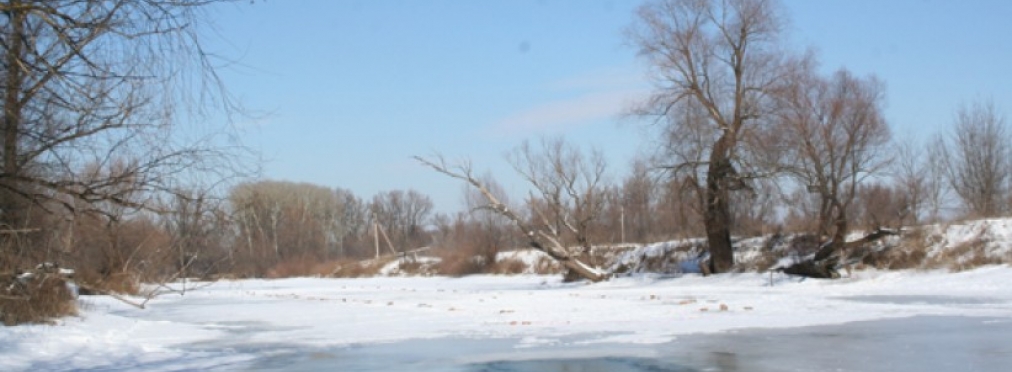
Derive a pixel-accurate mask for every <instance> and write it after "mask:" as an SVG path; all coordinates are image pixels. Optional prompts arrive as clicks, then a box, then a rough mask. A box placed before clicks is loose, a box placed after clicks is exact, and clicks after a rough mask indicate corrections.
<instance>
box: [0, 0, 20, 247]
mask: <svg viewBox="0 0 1012 372" xmlns="http://www.w3.org/2000/svg"><path fill="white" fill-rule="evenodd" d="M20 3H21V2H20V1H17V0H15V1H12V2H11V5H10V10H8V11H7V17H8V19H9V20H10V26H11V31H10V34H8V35H6V39H7V40H6V41H5V44H6V45H7V55H6V57H7V58H6V64H7V68H6V69H5V70H6V71H5V72H6V76H5V77H4V79H3V81H4V83H6V84H7V86H6V90H5V92H4V112H3V117H4V120H3V154H2V156H3V171H2V175H0V176H2V178H5V179H4V180H2V182H5V183H7V185H6V187H8V188H16V187H17V186H16V185H15V183H16V182H17V181H15V180H13V177H14V176H17V175H18V174H19V173H20V170H19V169H18V168H19V166H18V150H19V149H18V137H19V136H20V131H21V111H22V105H21V94H20V91H21V86H22V85H23V83H24V79H25V76H24V71H23V68H22V63H21V54H22V53H23V52H22V45H23V44H24V27H25V25H24V23H25V11H24V10H23V9H21V7H20V5H21V4H20ZM18 204H19V203H18V195H16V193H14V192H12V191H11V190H0V208H2V209H3V213H2V217H0V223H2V224H5V225H8V226H11V227H15V226H19V223H20V222H21V221H19V220H20V218H21V216H20V210H21V208H19V206H18Z"/></svg>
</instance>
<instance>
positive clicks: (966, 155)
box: [936, 102, 1012, 217]
mask: <svg viewBox="0 0 1012 372" xmlns="http://www.w3.org/2000/svg"><path fill="white" fill-rule="evenodd" d="M936 143H937V144H938V145H937V148H936V150H937V151H939V152H940V153H941V154H942V156H941V158H942V160H943V164H944V168H945V173H946V176H947V177H946V178H947V179H948V181H949V185H950V186H951V188H952V190H953V191H954V192H955V193H956V195H958V196H959V198H960V199H961V200H962V201H963V205H964V207H965V209H966V212H967V213H968V214H969V215H971V216H973V217H997V216H1001V215H1004V214H1005V213H1007V212H1008V210H1009V205H1008V203H1007V199H1006V198H1007V197H1008V196H1009V187H1010V186H1012V185H1010V182H1012V148H1010V147H1009V144H1012V132H1010V131H1009V129H1008V126H1007V124H1006V123H1005V116H1004V115H1002V114H1001V113H1000V112H999V111H998V109H997V108H996V107H995V106H994V103H992V102H975V103H973V104H969V105H963V106H961V107H960V108H959V110H958V111H957V112H956V118H955V123H954V127H953V131H952V132H951V133H950V135H949V136H948V138H946V139H939V141H938V142H936Z"/></svg>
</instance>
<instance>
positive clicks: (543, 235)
mask: <svg viewBox="0 0 1012 372" xmlns="http://www.w3.org/2000/svg"><path fill="white" fill-rule="evenodd" d="M415 159H416V160H418V161H419V162H420V163H422V164H424V165H425V166H428V167H430V168H432V169H434V170H436V171H437V172H439V173H442V174H445V175H447V176H449V177H452V178H456V179H459V180H462V181H464V182H467V184H468V185H469V186H471V187H474V188H475V189H476V190H478V191H479V192H480V193H481V194H482V196H484V197H485V201H486V203H485V204H484V205H483V206H482V207H481V208H484V209H488V210H491V211H493V212H495V213H497V214H499V215H501V216H503V217H506V218H508V219H509V220H510V221H513V223H514V224H515V225H516V226H517V227H518V228H519V229H520V231H521V232H522V233H523V234H524V236H525V237H526V239H527V240H528V244H530V246H531V248H534V249H537V250H539V251H542V252H545V253H546V254H548V256H549V257H551V258H552V259H554V260H556V261H558V262H559V263H560V264H561V265H562V266H563V267H565V268H566V269H569V270H570V271H571V272H572V273H575V274H576V275H578V276H579V277H582V278H585V279H587V280H591V281H601V280H605V279H607V277H608V276H607V275H606V274H605V273H603V272H602V271H601V270H599V269H597V268H594V267H592V266H590V265H587V264H586V263H584V262H583V261H581V260H580V259H579V258H578V257H576V256H574V255H573V254H572V253H571V252H570V251H569V250H568V249H566V247H565V246H563V245H562V243H560V242H559V240H558V239H557V238H556V235H555V234H553V233H552V232H550V231H547V230H546V229H544V228H537V227H535V226H532V225H531V224H529V223H527V222H526V221H525V220H524V219H523V218H522V217H521V216H520V215H518V214H517V212H516V211H515V210H513V209H512V208H510V207H509V206H508V205H506V204H505V203H503V202H502V201H501V200H500V197H499V196H496V195H495V194H493V193H492V191H491V190H490V189H489V188H488V187H487V186H485V185H484V184H483V183H482V182H481V181H480V180H479V179H478V178H476V176H474V174H473V172H472V170H471V166H470V164H462V165H457V166H450V165H448V164H447V163H446V161H445V160H444V159H443V158H442V157H437V159H436V160H434V161H432V160H427V159H425V158H422V157H418V156H416V157H415Z"/></svg>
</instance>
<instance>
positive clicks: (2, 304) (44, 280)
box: [0, 274, 77, 326]
mask: <svg viewBox="0 0 1012 372" xmlns="http://www.w3.org/2000/svg"><path fill="white" fill-rule="evenodd" d="M75 314H77V301H76V300H75V299H74V295H73V294H72V293H71V292H70V289H69V288H68V287H67V281H66V280H65V279H64V278H63V277H61V276H59V275H56V274H39V275H37V276H35V277H33V278H31V279H25V280H19V279H17V278H16V277H15V276H13V275H4V276H3V277H2V278H0V319H2V320H3V323H4V324H5V325H8V326H11V325H17V324H24V323H49V322H51V321H52V320H53V319H56V318H59V317H64V316H69V315H75Z"/></svg>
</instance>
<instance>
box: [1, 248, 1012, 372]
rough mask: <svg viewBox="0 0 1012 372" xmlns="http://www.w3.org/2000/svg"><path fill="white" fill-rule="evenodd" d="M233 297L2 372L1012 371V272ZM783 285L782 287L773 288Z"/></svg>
mask: <svg viewBox="0 0 1012 372" xmlns="http://www.w3.org/2000/svg"><path fill="white" fill-rule="evenodd" d="M774 279H775V282H771V280H770V277H769V276H766V275H761V274H733V275H720V276H713V277H699V276H694V275H686V276H682V277H678V278H656V277H650V276H638V277H627V278H615V279H613V280H611V281H608V282H605V283H596V284H581V283H562V282H561V281H560V279H559V278H557V277H540V276H517V277H500V276H474V277H467V278H459V279H458V278H440V277H434V278H418V277H393V278H383V277H379V278H363V279H321V278H296V279H284V280H240V281H222V282H218V283H213V284H209V285H205V286H203V287H201V288H199V289H197V290H192V291H189V292H187V293H186V294H185V295H165V296H161V297H157V298H155V299H154V300H152V301H151V302H150V303H149V304H148V306H147V308H146V309H143V310H141V309H137V308H135V307H132V306H129V305H126V304H124V303H121V302H119V301H117V300H115V299H113V298H110V297H108V296H93V297H90V298H85V299H82V314H81V315H80V316H79V317H73V318H67V319H62V320H60V322H59V323H57V324H55V325H29V326H19V327H0V340H2V342H0V371H5V372H6V371H33V372H36V371H79V370H88V371H237V370H238V371H242V370H247V371H249V370H259V371H974V370H976V371H1012V287H1010V286H1009V285H1008V283H1012V269H1010V268H1008V267H999V266H996V267H989V268H982V269H978V270H973V271H967V272H960V273H946V272H917V271H907V272H860V273H857V274H855V275H854V277H851V278H847V279H841V280H835V281H814V280H798V279H796V278H791V277H777V278H774ZM771 284H775V285H771Z"/></svg>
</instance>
